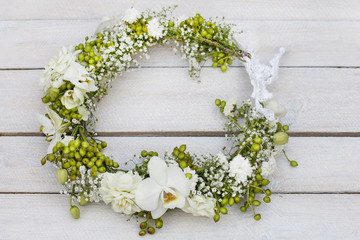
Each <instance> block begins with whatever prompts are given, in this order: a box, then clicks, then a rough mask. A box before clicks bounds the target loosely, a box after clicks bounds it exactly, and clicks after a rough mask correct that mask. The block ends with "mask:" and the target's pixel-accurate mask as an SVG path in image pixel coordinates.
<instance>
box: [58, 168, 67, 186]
mask: <svg viewBox="0 0 360 240" xmlns="http://www.w3.org/2000/svg"><path fill="white" fill-rule="evenodd" d="M56 175H57V178H58V181H59V183H60V184H61V185H64V184H65V183H66V181H67V180H68V172H67V170H66V169H58V170H57V172H56Z"/></svg>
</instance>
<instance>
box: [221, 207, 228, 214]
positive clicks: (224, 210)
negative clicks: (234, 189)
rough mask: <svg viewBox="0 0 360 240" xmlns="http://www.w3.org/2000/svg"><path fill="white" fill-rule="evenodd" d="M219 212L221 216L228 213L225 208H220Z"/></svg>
mask: <svg viewBox="0 0 360 240" xmlns="http://www.w3.org/2000/svg"><path fill="white" fill-rule="evenodd" d="M220 212H221V213H222V214H227V213H228V210H227V208H225V207H221V208H220Z"/></svg>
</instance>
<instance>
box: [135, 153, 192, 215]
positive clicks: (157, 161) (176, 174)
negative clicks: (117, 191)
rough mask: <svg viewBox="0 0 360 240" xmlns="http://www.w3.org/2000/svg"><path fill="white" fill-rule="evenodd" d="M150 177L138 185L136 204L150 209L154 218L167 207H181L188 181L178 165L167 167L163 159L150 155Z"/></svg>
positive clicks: (187, 192) (186, 192)
mask: <svg viewBox="0 0 360 240" xmlns="http://www.w3.org/2000/svg"><path fill="white" fill-rule="evenodd" d="M148 170H149V174H150V177H149V178H146V179H144V180H143V181H142V182H141V183H140V184H139V186H138V189H137V191H136V195H135V201H136V204H137V205H138V206H139V207H140V208H142V209H144V210H146V211H151V215H152V217H153V218H154V219H156V218H159V217H161V216H162V215H163V214H164V213H165V212H166V210H167V209H174V208H176V207H177V208H183V207H184V205H185V198H186V197H187V196H188V195H189V193H190V183H189V181H188V179H187V178H186V177H185V174H184V172H183V171H182V170H181V168H180V167H178V166H175V165H173V166H170V167H168V166H167V165H166V163H165V161H164V160H162V159H161V158H159V157H152V158H151V159H150V161H149V163H148Z"/></svg>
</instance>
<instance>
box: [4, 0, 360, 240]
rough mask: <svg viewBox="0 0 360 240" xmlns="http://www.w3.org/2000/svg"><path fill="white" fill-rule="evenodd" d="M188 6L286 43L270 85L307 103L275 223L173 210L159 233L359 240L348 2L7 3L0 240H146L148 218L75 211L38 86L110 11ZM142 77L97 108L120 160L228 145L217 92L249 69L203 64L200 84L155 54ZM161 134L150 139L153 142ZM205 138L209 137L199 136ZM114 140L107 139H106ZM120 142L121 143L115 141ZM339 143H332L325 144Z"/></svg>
mask: <svg viewBox="0 0 360 240" xmlns="http://www.w3.org/2000/svg"><path fill="white" fill-rule="evenodd" d="M171 4H178V5H179V7H178V9H177V10H176V12H175V14H177V15H179V16H180V15H183V14H188V13H192V12H200V13H202V14H203V15H204V16H223V15H224V16H226V18H227V19H229V21H231V22H234V23H237V24H238V25H239V27H240V28H243V29H244V30H245V31H246V36H247V38H248V39H250V40H251V42H252V45H251V46H250V47H252V48H253V49H254V50H255V52H256V54H258V56H259V57H261V59H263V60H268V59H269V58H270V57H271V56H272V54H274V53H275V52H276V49H277V48H278V47H279V46H285V47H287V49H288V51H289V52H288V53H287V54H286V55H285V56H284V57H283V59H282V60H281V69H280V77H279V80H278V81H277V82H275V83H274V85H273V86H271V90H272V91H274V92H275V93H276V97H277V98H279V99H280V100H283V101H286V102H289V103H290V105H291V106H292V107H294V106H295V107H296V108H298V109H299V111H298V113H297V120H296V123H295V124H294V125H293V126H292V127H291V133H292V135H294V136H297V137H293V138H291V140H290V142H289V145H288V147H287V151H288V154H289V156H290V157H292V158H294V159H296V160H297V161H298V162H299V164H300V165H299V167H298V168H291V167H290V166H289V164H288V163H287V162H286V160H285V159H284V158H283V157H281V158H279V161H278V166H279V168H278V171H277V172H276V174H275V175H274V176H273V177H272V183H271V187H272V189H273V191H274V192H275V194H274V195H273V198H272V202H271V203H270V204H267V205H265V204H263V205H262V206H261V209H260V210H261V214H262V216H263V219H262V220H261V221H260V222H255V221H253V220H252V217H251V215H250V214H242V213H240V212H239V211H238V210H237V209H233V211H231V212H230V214H229V215H228V216H226V217H223V219H222V221H220V223H218V224H216V225H215V224H213V223H212V222H211V221H210V220H207V219H202V218H192V217H190V216H188V215H185V214H184V213H181V212H180V211H177V212H175V213H170V214H167V216H165V226H164V228H163V229H162V230H160V231H158V233H157V234H156V235H155V236H154V237H149V236H147V238H150V239H153V238H157V239H169V238H170V239H205V238H206V239H218V238H235V239H238V238H246V239H340V238H341V239H359V238H360V233H359V230H358V229H359V228H360V219H359V215H360V208H359V204H360V195H359V193H360V183H359V180H358V179H359V170H360V161H359V160H360V157H359V154H358V151H357V150H358V146H359V144H360V142H359V141H360V138H359V136H360V123H359V121H358V118H359V104H360V94H359V93H360V70H359V68H360V64H359V63H360V42H359V41H358V39H359V37H360V2H359V1H356V0H348V1H336V0H328V1H312V0H305V1H300V0H289V1H278V0H274V1H265V0H259V1H246V0H229V1H214V0H211V1H209V0H208V1H203V0H198V1H195V2H191V4H189V3H188V2H184V1H177V0H167V1H164V0H155V1H145V0H139V1H121V2H120V1H115V0H105V1H97V0H87V1H85V0H78V1H70V0H65V1H58V2H55V1H45V0H29V1H20V0H17V1H16V0H15V1H6V0H0V6H1V7H0V50H1V54H0V86H1V87H0V95H1V97H2V99H1V101H0V153H1V154H0V169H1V171H0V202H1V203H2V204H1V205H0V239H74V238H79V239H85V238H87V239H97V238H101V237H102V238H103V239H115V238H116V239H118V238H123V239H135V238H136V237H137V224H136V223H135V221H134V220H133V221H132V222H130V223H129V222H126V221H125V220H126V219H125V218H124V217H123V216H121V215H118V214H116V213H114V212H113V211H112V210H111V208H110V207H105V206H104V205H103V204H91V205H90V206H88V207H85V208H82V211H81V214H82V217H81V218H80V220H77V221H75V220H73V219H71V216H70V215H69V214H68V198H67V197H65V196H62V195H59V194H57V192H58V190H59V184H58V183H57V180H56V176H55V172H54V169H53V168H52V167H51V166H50V165H46V166H44V167H42V166H41V165H40V159H41V157H42V156H43V154H44V153H45V149H46V142H45V141H44V138H43V137H41V136H39V134H38V133H37V132H38V129H39V125H38V124H37V122H36V120H35V118H34V113H35V112H43V107H44V106H43V104H41V100H40V97H41V91H40V89H39V87H38V79H39V77H40V74H41V70H42V68H43V67H44V65H45V64H46V63H47V62H48V61H49V59H50V58H51V57H52V56H53V55H55V54H56V53H57V51H58V49H59V48H60V47H61V46H63V45H69V44H75V43H77V42H78V41H80V40H81V39H83V38H84V37H85V36H86V35H87V34H91V33H92V32H93V31H94V29H95V28H96V25H97V24H98V23H99V21H100V20H101V18H102V16H105V15H119V14H122V13H124V11H125V10H126V9H127V8H128V7H130V6H135V7H137V8H140V9H144V8H147V7H151V8H153V9H160V8H161V7H162V6H165V5H171ZM141 63H142V65H143V69H136V70H135V71H132V72H129V73H126V74H125V75H123V76H122V77H121V81H117V82H115V83H114V86H113V89H112V90H111V91H110V95H109V96H108V97H107V98H105V99H104V100H103V101H102V102H101V103H100V109H101V110H99V112H98V113H97V116H98V117H99V124H98V126H97V129H98V130H99V131H100V132H102V135H103V136H104V137H103V139H105V140H106V141H108V142H109V148H108V149H107V150H106V151H107V153H108V154H112V155H114V156H115V157H116V158H117V159H119V161H120V162H122V163H123V162H124V161H126V160H128V159H129V158H131V156H132V155H133V154H134V153H138V152H139V151H140V150H142V149H143V148H147V149H154V150H157V151H159V152H164V151H166V150H171V149H172V147H173V146H174V145H179V144H182V143H187V144H188V148H189V149H190V150H192V151H194V152H196V153H206V152H212V153H216V152H217V151H218V150H220V149H221V147H222V145H223V144H224V139H223V138H222V137H220V135H221V134H222V133H221V131H222V125H223V119H222V118H221V116H220V114H219V113H218V111H217V109H216V107H215V106H214V104H213V101H214V99H215V98H217V97H222V98H230V97H232V96H234V95H235V96H238V97H239V98H248V97H249V96H250V91H251V86H250V84H249V82H248V80H247V76H246V73H245V71H244V69H243V67H241V66H240V64H235V66H236V67H234V68H232V69H230V70H229V71H228V72H227V73H226V74H222V73H221V72H219V71H218V70H213V69H211V68H204V69H203V72H202V82H201V83H196V82H194V81H192V80H190V79H189V78H188V77H187V69H186V66H187V64H186V62H185V61H184V60H180V59H179V56H174V55H173V52H172V50H171V49H169V48H164V47H162V48H158V47H155V48H154V49H152V50H151V59H150V61H147V62H145V61H143V60H141ZM149 135H152V136H151V137H149ZM197 135H202V137H198V136H197ZM106 136H107V137H106ZM109 136H111V137H109ZM322 136H328V137H322Z"/></svg>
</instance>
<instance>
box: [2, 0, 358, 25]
mask: <svg viewBox="0 0 360 240" xmlns="http://www.w3.org/2000/svg"><path fill="white" fill-rule="evenodd" d="M0 3H1V6H2V7H1V9H0V19H1V20H24V19H34V20H39V19H101V18H102V17H103V16H106V15H109V16H112V15H120V16H121V15H123V14H124V12H125V10H126V9H127V8H129V7H131V6H133V7H135V8H138V9H139V10H142V9H146V8H151V9H152V10H160V9H161V8H162V7H164V6H172V5H176V4H177V5H178V8H177V10H176V13H177V14H179V15H182V14H191V13H193V12H199V13H202V14H204V15H205V16H218V15H224V16H226V17H227V18H237V19H243V20H249V19H251V20H269V19H271V20H359V19H360V16H359V14H358V13H359V9H360V4H359V2H358V1H356V0H348V1H346V2H339V1H336V0H331V1H330V0H328V1H326V2H322V1H312V0H304V1H297V0H288V1H279V0H277V1H266V0H260V1H246V0H229V1H226V2H223V1H201V0H200V1H194V2H192V3H191V4H186V3H185V4H184V2H182V1H179V0H166V1H165V0H153V1H151V2H150V1H136V2H135V1H128V2H124V3H123V2H122V3H121V4H119V2H118V1H116V0H103V1H96V0H86V1H85V0H80V1H79V0H78V1H70V0H66V1H61V2H49V1H46V0H31V1H19V0H17V1H6V0H2V1H0ZM14 9H16V11H14ZM225 9H226V11H225Z"/></svg>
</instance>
